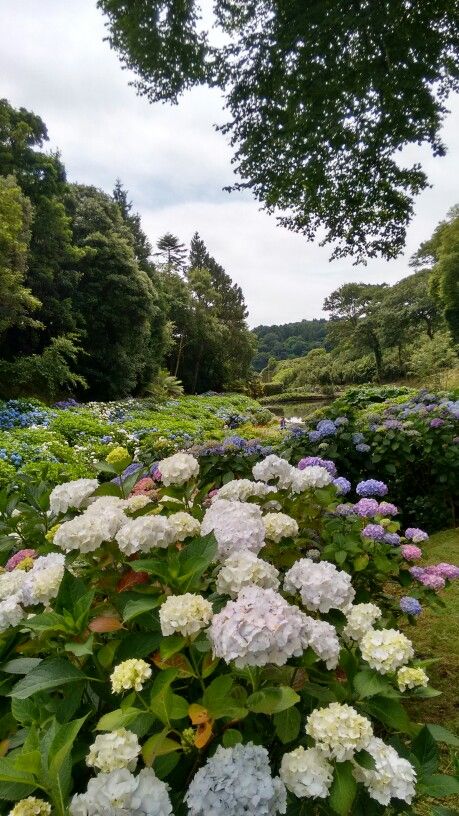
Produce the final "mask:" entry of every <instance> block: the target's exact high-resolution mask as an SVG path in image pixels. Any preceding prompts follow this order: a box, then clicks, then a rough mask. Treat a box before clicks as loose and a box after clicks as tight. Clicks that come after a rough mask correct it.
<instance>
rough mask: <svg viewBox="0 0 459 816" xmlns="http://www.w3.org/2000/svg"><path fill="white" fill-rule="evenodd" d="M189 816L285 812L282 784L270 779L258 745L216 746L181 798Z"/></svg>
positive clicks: (265, 815) (263, 752) (264, 755)
mask: <svg viewBox="0 0 459 816" xmlns="http://www.w3.org/2000/svg"><path fill="white" fill-rule="evenodd" d="M185 801H186V803H187V805H188V810H189V814H190V816H209V814H212V816H242V814H249V813H250V814H255V813H256V814H257V816H276V815H277V814H278V813H281V814H283V813H285V812H286V810H287V800H286V791H285V786H284V783H283V782H282V781H281V780H280V779H279V778H278V777H276V778H274V779H273V777H272V776H271V770H270V767H269V757H268V752H267V750H266V748H263V747H262V746H261V745H253V744H252V743H250V742H249V743H248V744H247V745H241V744H238V745H235V746H234V747H233V748H222V746H221V745H220V746H219V747H218V748H217V750H216V752H215V754H214V755H213V757H211V758H210V759H208V760H207V762H206V764H205V765H203V767H202V768H200V769H199V771H198V772H197V774H196V775H195V777H194V779H193V780H192V781H191V784H190V786H189V788H188V791H187V793H186V796H185Z"/></svg>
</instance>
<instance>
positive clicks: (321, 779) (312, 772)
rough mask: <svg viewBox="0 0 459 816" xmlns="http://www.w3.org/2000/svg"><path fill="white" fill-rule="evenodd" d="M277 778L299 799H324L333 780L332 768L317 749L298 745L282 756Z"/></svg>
mask: <svg viewBox="0 0 459 816" xmlns="http://www.w3.org/2000/svg"><path fill="white" fill-rule="evenodd" d="M279 776H280V778H281V779H282V782H283V783H284V785H285V787H286V788H287V790H289V791H291V792H292V793H294V794H295V796H298V798H299V799H303V798H306V797H307V798H310V799H315V798H317V799H325V798H326V797H327V796H328V793H329V791H330V787H331V783H332V780H333V766H332V765H331V764H330V762H328V760H327V759H326V758H325V757H324V755H323V753H322V752H321V751H319V750H318V749H317V748H307V749H306V748H303V746H302V745H300V746H299V748H296V749H295V750H294V751H290V753H288V754H284V756H283V757H282V762H281V766H280V770H279Z"/></svg>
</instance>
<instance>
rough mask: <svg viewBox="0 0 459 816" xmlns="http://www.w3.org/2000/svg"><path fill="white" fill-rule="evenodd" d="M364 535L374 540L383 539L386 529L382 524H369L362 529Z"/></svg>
mask: <svg viewBox="0 0 459 816" xmlns="http://www.w3.org/2000/svg"><path fill="white" fill-rule="evenodd" d="M362 535H363V536H365V538H372V539H373V540H374V541H383V539H384V538H385V535H386V531H385V529H384V527H382V525H381V524H367V526H366V527H364V528H363V530H362Z"/></svg>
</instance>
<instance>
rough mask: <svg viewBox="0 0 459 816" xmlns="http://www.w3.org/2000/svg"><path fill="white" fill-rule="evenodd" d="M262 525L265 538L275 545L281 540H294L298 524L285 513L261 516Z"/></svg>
mask: <svg viewBox="0 0 459 816" xmlns="http://www.w3.org/2000/svg"><path fill="white" fill-rule="evenodd" d="M263 524H264V525H265V535H266V538H267V539H268V540H269V541H274V542H275V544H278V543H279V541H281V539H283V538H295V537H296V536H297V535H298V524H297V523H296V521H295V519H294V518H292V517H291V516H287V514H286V513H267V514H266V515H265V516H263Z"/></svg>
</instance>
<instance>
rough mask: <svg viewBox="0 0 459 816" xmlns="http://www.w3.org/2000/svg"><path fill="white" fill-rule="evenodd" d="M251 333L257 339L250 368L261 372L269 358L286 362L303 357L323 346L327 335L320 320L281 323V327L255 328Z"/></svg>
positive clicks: (325, 323)
mask: <svg viewBox="0 0 459 816" xmlns="http://www.w3.org/2000/svg"><path fill="white" fill-rule="evenodd" d="M253 333H254V335H255V337H256V338H257V353H256V355H255V357H254V358H253V360H252V366H253V368H254V369H255V371H261V370H262V369H263V368H265V367H266V366H267V365H268V363H269V360H270V359H271V358H274V359H275V360H288V359H290V358H292V357H303V356H305V355H306V354H307V353H308V352H309V351H311V349H313V348H320V347H321V346H323V345H324V342H325V338H326V335H327V321H326V320H324V319H323V318H321V319H319V320H316V319H314V320H300V321H299V322H297V323H283V324H282V325H281V326H257V327H256V328H255V329H253Z"/></svg>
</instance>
